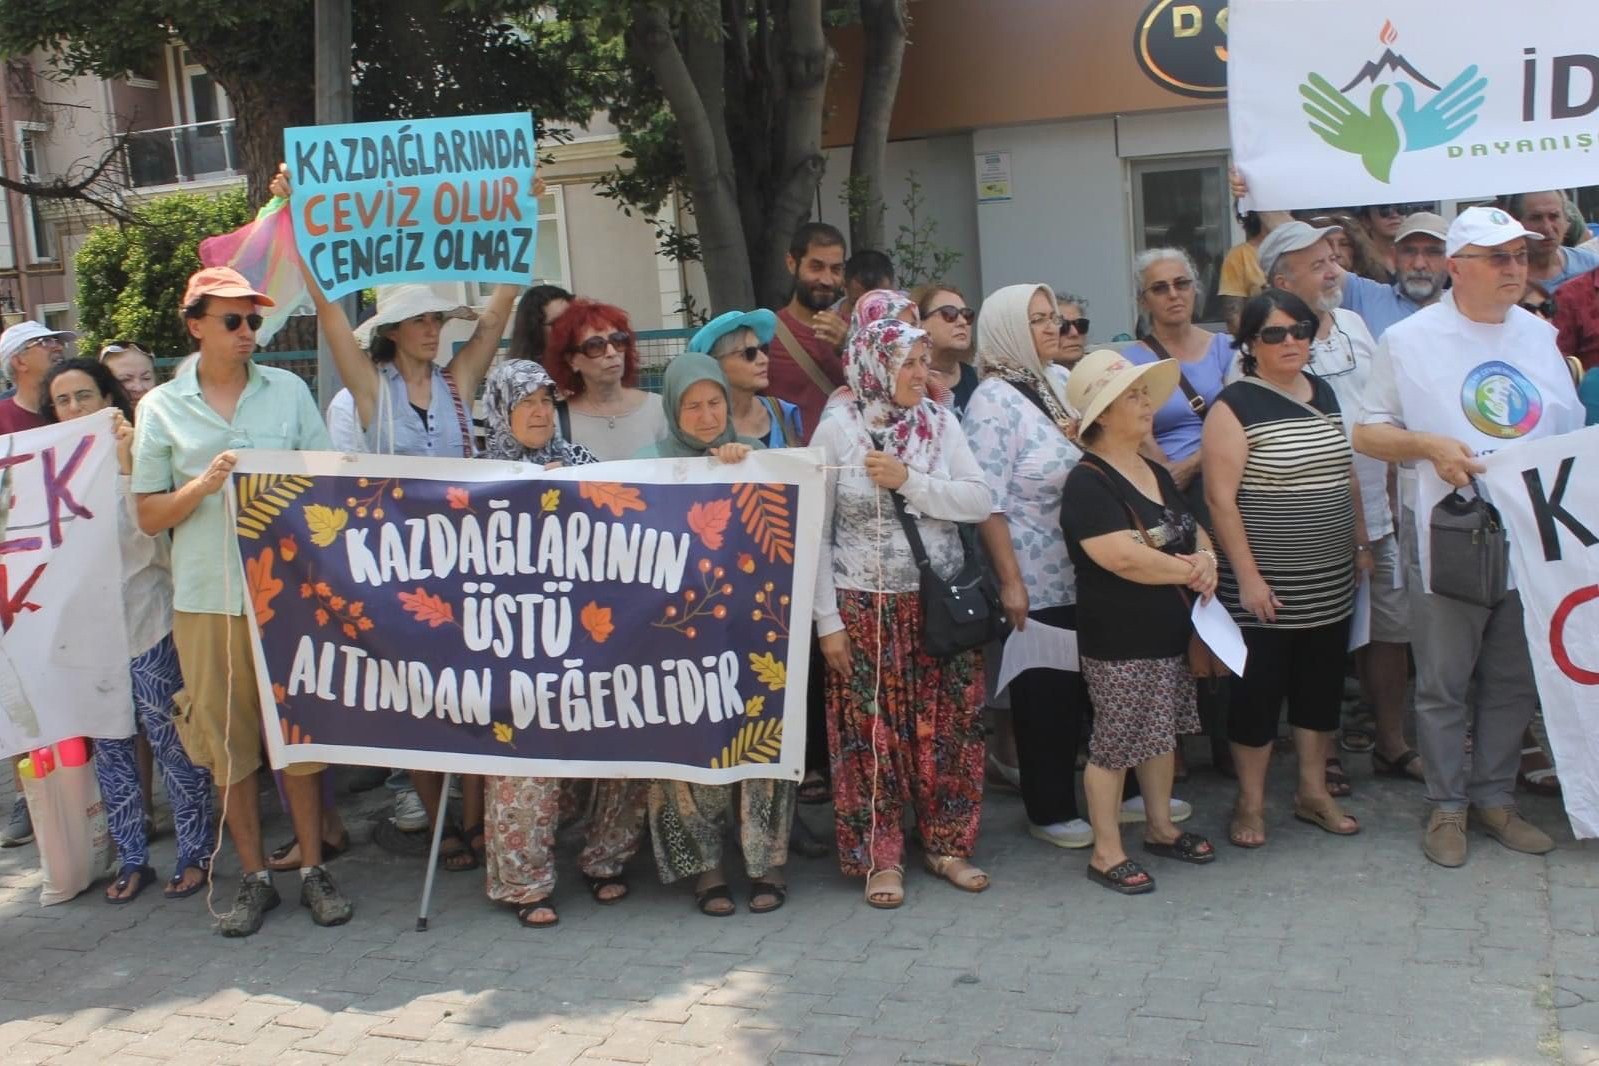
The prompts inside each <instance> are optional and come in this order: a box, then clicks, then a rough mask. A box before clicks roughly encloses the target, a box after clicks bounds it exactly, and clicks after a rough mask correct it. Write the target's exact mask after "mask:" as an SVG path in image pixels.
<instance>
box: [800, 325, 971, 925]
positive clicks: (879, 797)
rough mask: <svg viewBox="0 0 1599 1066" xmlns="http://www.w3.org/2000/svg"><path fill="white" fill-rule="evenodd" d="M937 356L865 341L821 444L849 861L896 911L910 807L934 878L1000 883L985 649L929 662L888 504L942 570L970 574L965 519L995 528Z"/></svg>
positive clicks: (821, 572) (902, 542)
mask: <svg viewBox="0 0 1599 1066" xmlns="http://www.w3.org/2000/svg"><path fill="white" fill-rule="evenodd" d="M930 350H931V346H930V344H929V342H928V339H927V334H926V333H924V332H923V331H922V330H920V329H917V328H915V327H913V326H908V325H906V324H905V323H903V322H899V321H896V320H895V319H894V318H892V317H889V318H882V319H879V320H877V321H875V322H872V323H870V324H868V325H866V326H864V327H863V328H861V329H860V330H859V331H857V332H856V334H855V336H854V337H853V338H852V339H851V340H850V342H849V346H848V348H847V349H846V351H845V354H844V369H845V377H846V380H847V381H848V386H847V390H846V392H845V393H844V394H843V396H842V397H841V399H842V400H843V402H841V403H838V404H836V405H835V407H834V410H833V411H832V412H831V413H830V414H828V415H827V416H826V417H825V418H824V419H823V420H822V424H821V425H820V426H819V427H818V428H817V431H816V435H815V436H814V437H813V438H812V440H811V443H812V444H813V445H814V446H816V447H820V448H821V449H822V451H823V453H824V454H825V456H826V460H825V462H826V466H827V467H828V474H827V493H826V496H825V500H826V510H825V512H824V517H823V524H822V529H823V537H822V548H821V557H820V558H819V559H818V561H817V570H816V606H815V617H816V631H817V633H818V635H819V638H820V642H821V647H822V655H823V657H824V658H825V659H826V660H827V666H828V676H827V704H828V707H827V711H828V723H827V724H828V737H829V740H830V741H831V747H832V751H833V805H834V813H835V819H836V824H837V830H838V855H839V865H840V867H841V868H842V869H843V871H844V872H845V873H846V874H850V875H852V876H856V877H862V876H864V877H865V878H866V902H867V903H868V904H870V905H871V906H873V907H878V908H885V909H886V908H892V907H898V906H899V905H900V904H901V903H902V902H904V899H905V885H904V874H905V869H904V866H903V858H904V850H905V842H904V836H903V833H902V830H901V819H902V815H903V810H904V808H905V807H907V806H909V807H911V808H912V809H913V810H914V811H915V812H916V822H917V828H918V830H919V832H920V834H921V838H922V843H923V846H924V848H925V849H926V862H927V867H928V869H929V870H930V871H931V872H932V873H933V874H935V875H936V876H938V877H942V878H945V879H947V880H948V881H949V882H950V883H951V884H953V885H955V886H956V887H957V888H962V889H965V890H966V891H968V892H981V891H982V890H983V889H985V888H987V887H988V875H987V874H985V873H983V871H981V870H979V869H978V868H977V867H975V866H973V865H972V864H971V863H970V862H969V861H968V859H969V857H970V856H971V853H972V848H973V846H974V845H975V843H976V841H977V823H978V817H979V815H980V814H981V811H982V802H983V785H982V778H983V731H982V727H981V724H980V722H979V716H980V714H981V711H982V703H983V671H982V665H981V663H980V661H979V656H978V653H977V652H975V651H973V652H963V653H960V654H957V655H951V656H948V657H945V658H934V657H932V656H930V655H928V654H927V652H926V651H924V650H923V646H922V603H921V596H920V595H919V591H918V590H919V584H920V583H919V581H918V570H917V566H916V560H915V558H914V556H913V555H912V553H911V548H910V544H909V543H908V542H907V541H906V538H905V531H904V529H903V528H902V527H901V526H900V523H899V519H898V518H897V517H896V515H895V511H894V505H893V501H892V500H891V499H890V498H889V497H888V495H887V494H888V493H889V492H898V493H899V494H900V495H901V496H902V497H903V498H904V500H905V504H906V509H907V511H908V512H909V513H910V515H911V516H912V517H913V518H914V520H915V521H916V524H917V529H918V531H919V532H920V534H921V539H922V542H923V544H924V545H925V546H926V550H927V557H928V559H929V561H930V562H931V564H932V566H933V568H934V569H935V570H937V571H938V572H939V573H940V574H951V573H954V572H955V571H957V570H958V569H960V566H961V563H962V559H963V552H964V549H963V547H962V545H961V539H960V534H959V531H958V529H957V527H956V523H959V522H980V521H982V520H983V519H985V518H987V517H988V514H989V510H990V507H989V503H990V498H989V493H988V486H987V485H986V484H985V483H984V481H983V471H982V469H981V468H980V467H979V466H978V465H977V461H976V460H975V459H974V458H972V452H971V449H970V448H969V447H968V446H967V444H966V436H965V434H963V433H962V432H961V428H960V424H959V422H957V421H956V419H955V415H954V413H953V412H952V411H950V410H949V409H948V408H945V407H942V406H940V405H938V404H936V403H933V402H932V401H930V400H929V399H928V398H927V372H928V367H929V359H930ZM885 490H886V491H885Z"/></svg>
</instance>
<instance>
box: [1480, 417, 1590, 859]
mask: <svg viewBox="0 0 1599 1066" xmlns="http://www.w3.org/2000/svg"><path fill="white" fill-rule="evenodd" d="M1483 463H1484V465H1485V466H1487V468H1488V473H1487V474H1486V475H1485V476H1484V480H1485V481H1486V482H1487V485H1488V494H1489V495H1490V496H1491V497H1492V498H1493V500H1494V503H1495V504H1496V505H1497V506H1498V507H1499V510H1500V514H1501V516H1502V517H1503V518H1504V521H1505V526H1506V528H1507V529H1508V530H1509V532H1510V543H1511V551H1512V552H1514V553H1515V559H1514V564H1515V574H1516V583H1517V585H1518V586H1519V588H1520V590H1521V601H1522V606H1523V610H1524V612H1525V618H1526V627H1527V645H1528V647H1529V648H1530V649H1531V651H1532V665H1533V671H1534V673H1535V674H1536V676H1537V679H1538V698H1539V701H1540V702H1541V703H1542V704H1543V718H1544V725H1545V726H1546V727H1547V728H1548V731H1549V743H1550V745H1551V746H1552V748H1553V749H1554V750H1553V755H1554V758H1555V763H1556V765H1557V767H1558V768H1559V770H1560V786H1561V792H1562V794H1563V795H1564V797H1565V803H1566V814H1567V816H1568V817H1570V819H1571V828H1572V831H1573V832H1575V833H1576V834H1577V836H1579V837H1596V836H1599V426H1591V427H1589V428H1588V429H1584V430H1582V431H1580V432H1577V433H1566V434H1562V435H1561V436H1558V437H1549V438H1546V439H1544V440H1540V441H1531V442H1528V443H1526V444H1516V445H1512V446H1511V447H1508V448H1505V449H1504V450H1503V451H1500V452H1498V453H1496V454H1494V455H1491V456H1488V457H1487V458H1485V459H1484V460H1483Z"/></svg>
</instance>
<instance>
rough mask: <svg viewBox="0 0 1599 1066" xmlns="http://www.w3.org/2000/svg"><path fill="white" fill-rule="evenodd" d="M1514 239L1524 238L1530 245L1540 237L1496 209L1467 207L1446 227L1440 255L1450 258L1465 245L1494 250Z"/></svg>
mask: <svg viewBox="0 0 1599 1066" xmlns="http://www.w3.org/2000/svg"><path fill="white" fill-rule="evenodd" d="M1517 237H1525V238H1527V239H1528V240H1530V241H1541V240H1543V234H1541V233H1534V232H1533V231H1532V230H1530V229H1528V228H1527V227H1526V226H1523V225H1522V224H1521V223H1520V222H1517V221H1516V220H1515V219H1513V218H1511V217H1510V216H1509V215H1508V214H1506V213H1505V212H1503V211H1501V210H1499V208H1497V207H1468V208H1466V209H1465V210H1464V211H1462V212H1460V214H1458V215H1456V216H1455V220H1454V221H1453V222H1451V223H1450V224H1449V235H1448V236H1447V237H1445V238H1444V251H1445V252H1447V253H1448V254H1449V255H1454V254H1455V253H1456V252H1458V251H1460V249H1462V248H1464V247H1465V246H1466V245H1468V244H1475V245H1478V246H1479V247H1483V248H1497V247H1499V246H1500V245H1501V244H1509V243H1510V242H1511V241H1513V240H1515V239H1516V238H1517Z"/></svg>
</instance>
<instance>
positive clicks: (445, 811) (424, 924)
mask: <svg viewBox="0 0 1599 1066" xmlns="http://www.w3.org/2000/svg"><path fill="white" fill-rule="evenodd" d="M454 776H455V775H454V774H451V773H446V774H445V775H444V783H443V784H442V785H440V786H439V813H438V816H437V817H436V818H434V819H433V846H432V847H431V848H429V849H428V872H427V876H425V877H423V878H422V909H421V911H420V912H418V913H417V916H416V931H417V932H419V933H425V932H427V931H428V904H429V903H431V902H432V901H433V875H434V874H436V873H438V872H439V845H440V844H441V843H442V842H443V840H444V822H445V819H446V818H447V817H448V816H449V810H450V778H452V777H454Z"/></svg>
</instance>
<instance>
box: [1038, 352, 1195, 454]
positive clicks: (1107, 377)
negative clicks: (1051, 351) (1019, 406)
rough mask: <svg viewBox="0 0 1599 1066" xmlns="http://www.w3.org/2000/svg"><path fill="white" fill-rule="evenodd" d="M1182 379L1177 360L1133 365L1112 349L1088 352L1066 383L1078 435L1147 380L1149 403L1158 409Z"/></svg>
mask: <svg viewBox="0 0 1599 1066" xmlns="http://www.w3.org/2000/svg"><path fill="white" fill-rule="evenodd" d="M1182 376H1183V368H1182V367H1181V366H1180V365H1178V363H1177V360H1175V359H1157V360H1156V361H1155V362H1153V363H1134V362H1132V361H1130V360H1128V359H1127V358H1125V357H1124V356H1122V355H1121V354H1120V353H1119V352H1113V351H1111V350H1110V349H1109V348H1101V349H1100V350H1099V351H1097V352H1089V353H1088V354H1087V355H1085V356H1083V357H1082V358H1081V359H1080V360H1078V362H1077V365H1076V366H1074V367H1072V372H1071V377H1070V378H1068V379H1067V382H1066V402H1067V403H1069V404H1071V406H1072V409H1073V410H1074V411H1077V412H1078V415H1079V417H1080V419H1081V421H1080V422H1079V423H1078V426H1077V432H1078V433H1082V432H1084V431H1085V430H1087V429H1088V427H1089V426H1091V425H1093V424H1094V419H1096V418H1098V417H1099V416H1100V415H1102V414H1104V413H1105V408H1107V407H1109V406H1110V405H1111V403H1112V401H1114V400H1115V399H1116V397H1118V396H1120V395H1121V394H1122V393H1124V392H1126V391H1127V390H1128V389H1130V388H1132V387H1133V386H1134V385H1136V384H1137V383H1138V382H1140V381H1142V380H1144V379H1145V378H1148V379H1149V400H1150V403H1152V404H1154V405H1155V406H1156V407H1159V406H1160V405H1161V404H1163V403H1165V402H1166V400H1167V399H1168V398H1170V396H1171V394H1172V392H1173V391H1175V390H1176V388H1177V382H1178V381H1179V380H1180V379H1181V378H1182Z"/></svg>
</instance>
